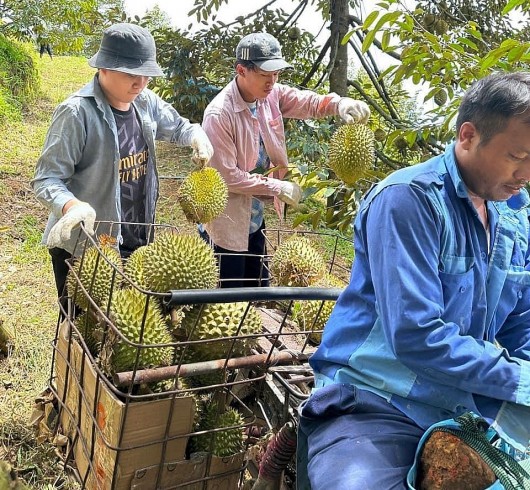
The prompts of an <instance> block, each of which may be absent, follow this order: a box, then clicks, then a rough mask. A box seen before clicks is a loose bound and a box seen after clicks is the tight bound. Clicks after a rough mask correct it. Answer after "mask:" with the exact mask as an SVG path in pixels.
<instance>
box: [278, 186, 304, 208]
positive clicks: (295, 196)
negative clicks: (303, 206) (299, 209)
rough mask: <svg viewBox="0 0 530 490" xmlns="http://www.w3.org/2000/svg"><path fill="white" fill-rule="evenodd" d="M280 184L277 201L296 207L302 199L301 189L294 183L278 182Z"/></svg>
mask: <svg viewBox="0 0 530 490" xmlns="http://www.w3.org/2000/svg"><path fill="white" fill-rule="evenodd" d="M279 184H280V194H279V195H278V199H280V200H281V201H283V202H284V203H285V204H289V206H297V205H298V203H299V202H300V199H301V197H302V189H301V188H300V186H299V185H298V184H295V183H294V182H286V181H284V180H280V181H279Z"/></svg>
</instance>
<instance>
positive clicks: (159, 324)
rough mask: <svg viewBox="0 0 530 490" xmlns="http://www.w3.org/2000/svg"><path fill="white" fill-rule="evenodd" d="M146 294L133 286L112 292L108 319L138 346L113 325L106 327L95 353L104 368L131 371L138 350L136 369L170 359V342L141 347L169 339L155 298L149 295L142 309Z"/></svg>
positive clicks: (171, 348)
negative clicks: (105, 334) (117, 331)
mask: <svg viewBox="0 0 530 490" xmlns="http://www.w3.org/2000/svg"><path fill="white" fill-rule="evenodd" d="M148 298H149V297H148V295H146V294H144V293H142V292H141V291H139V290H137V289H134V288H130V289H121V290H119V291H117V292H116V294H115V295H114V297H113V301H112V304H111V308H110V320H111V321H112V323H113V324H114V326H115V327H116V328H117V329H118V330H119V331H120V332H121V334H122V335H123V336H124V337H125V338H126V339H127V340H129V341H130V342H134V343H137V344H141V346H142V348H140V347H136V346H134V345H130V344H129V343H127V342H126V341H124V340H123V339H122V338H121V337H120V336H119V335H118V334H117V333H116V332H114V330H113V329H109V331H108V332H107V336H106V339H105V344H104V345H103V347H102V349H101V353H100V356H99V357H100V363H101V366H102V367H103V368H104V369H105V371H106V372H108V373H115V372H123V371H132V370H133V369H134V367H135V363H136V357H137V355H138V350H140V355H139V359H138V365H137V368H138V369H144V368H150V367H159V366H168V365H170V364H171V362H172V361H173V352H174V349H173V347H171V346H168V347H145V348H144V347H143V346H150V345H154V344H169V343H172V342H173V339H172V337H171V335H170V334H169V332H168V330H167V327H166V322H165V319H164V317H163V315H162V313H161V311H160V308H159V306H158V302H156V301H155V298H152V297H151V298H149V304H148V305H147V311H146V304H147V300H148ZM144 317H145V319H144ZM142 326H143V328H142Z"/></svg>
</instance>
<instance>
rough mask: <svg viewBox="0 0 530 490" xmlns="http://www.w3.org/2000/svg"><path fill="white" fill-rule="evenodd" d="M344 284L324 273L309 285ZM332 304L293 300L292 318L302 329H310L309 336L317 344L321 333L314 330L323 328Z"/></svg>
mask: <svg viewBox="0 0 530 490" xmlns="http://www.w3.org/2000/svg"><path fill="white" fill-rule="evenodd" d="M345 286H346V285H345V284H344V282H343V281H341V280H340V279H339V278H338V277H336V276H333V275H331V274H326V275H325V276H324V277H323V278H322V279H320V280H318V281H316V282H315V283H314V284H311V287H320V288H344V287H345ZM334 306H335V301H319V300H308V301H295V302H294V304H293V319H294V320H296V321H297V322H298V325H299V326H300V328H301V329H302V330H311V333H310V334H309V338H310V339H311V340H312V341H313V342H315V343H317V344H318V343H320V341H321V339H322V333H321V332H316V330H323V329H324V326H325V325H326V323H327V321H328V319H329V316H330V315H331V312H332V311H333V307H334Z"/></svg>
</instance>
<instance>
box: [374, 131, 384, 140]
mask: <svg viewBox="0 0 530 490" xmlns="http://www.w3.org/2000/svg"><path fill="white" fill-rule="evenodd" d="M374 139H375V140H376V141H385V139H386V131H385V130H384V129H382V128H377V129H376V130H375V131H374Z"/></svg>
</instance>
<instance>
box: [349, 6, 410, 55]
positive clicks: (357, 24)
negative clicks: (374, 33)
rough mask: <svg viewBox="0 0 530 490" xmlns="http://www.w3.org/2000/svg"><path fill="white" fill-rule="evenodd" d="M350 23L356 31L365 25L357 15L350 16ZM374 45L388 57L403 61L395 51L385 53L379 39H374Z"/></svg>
mask: <svg viewBox="0 0 530 490" xmlns="http://www.w3.org/2000/svg"><path fill="white" fill-rule="evenodd" d="M349 21H350V25H351V26H352V27H353V28H354V29H356V28H357V27H360V26H362V25H363V21H362V20H361V19H359V17H356V16H355V15H350V17H349ZM373 43H374V46H376V47H377V48H379V49H380V50H381V51H383V52H384V53H385V54H387V55H388V56H391V57H392V58H395V59H396V60H398V61H401V55H400V54H399V53H396V52H395V51H384V50H383V46H382V45H381V43H380V42H379V41H378V40H377V39H374V41H373Z"/></svg>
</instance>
